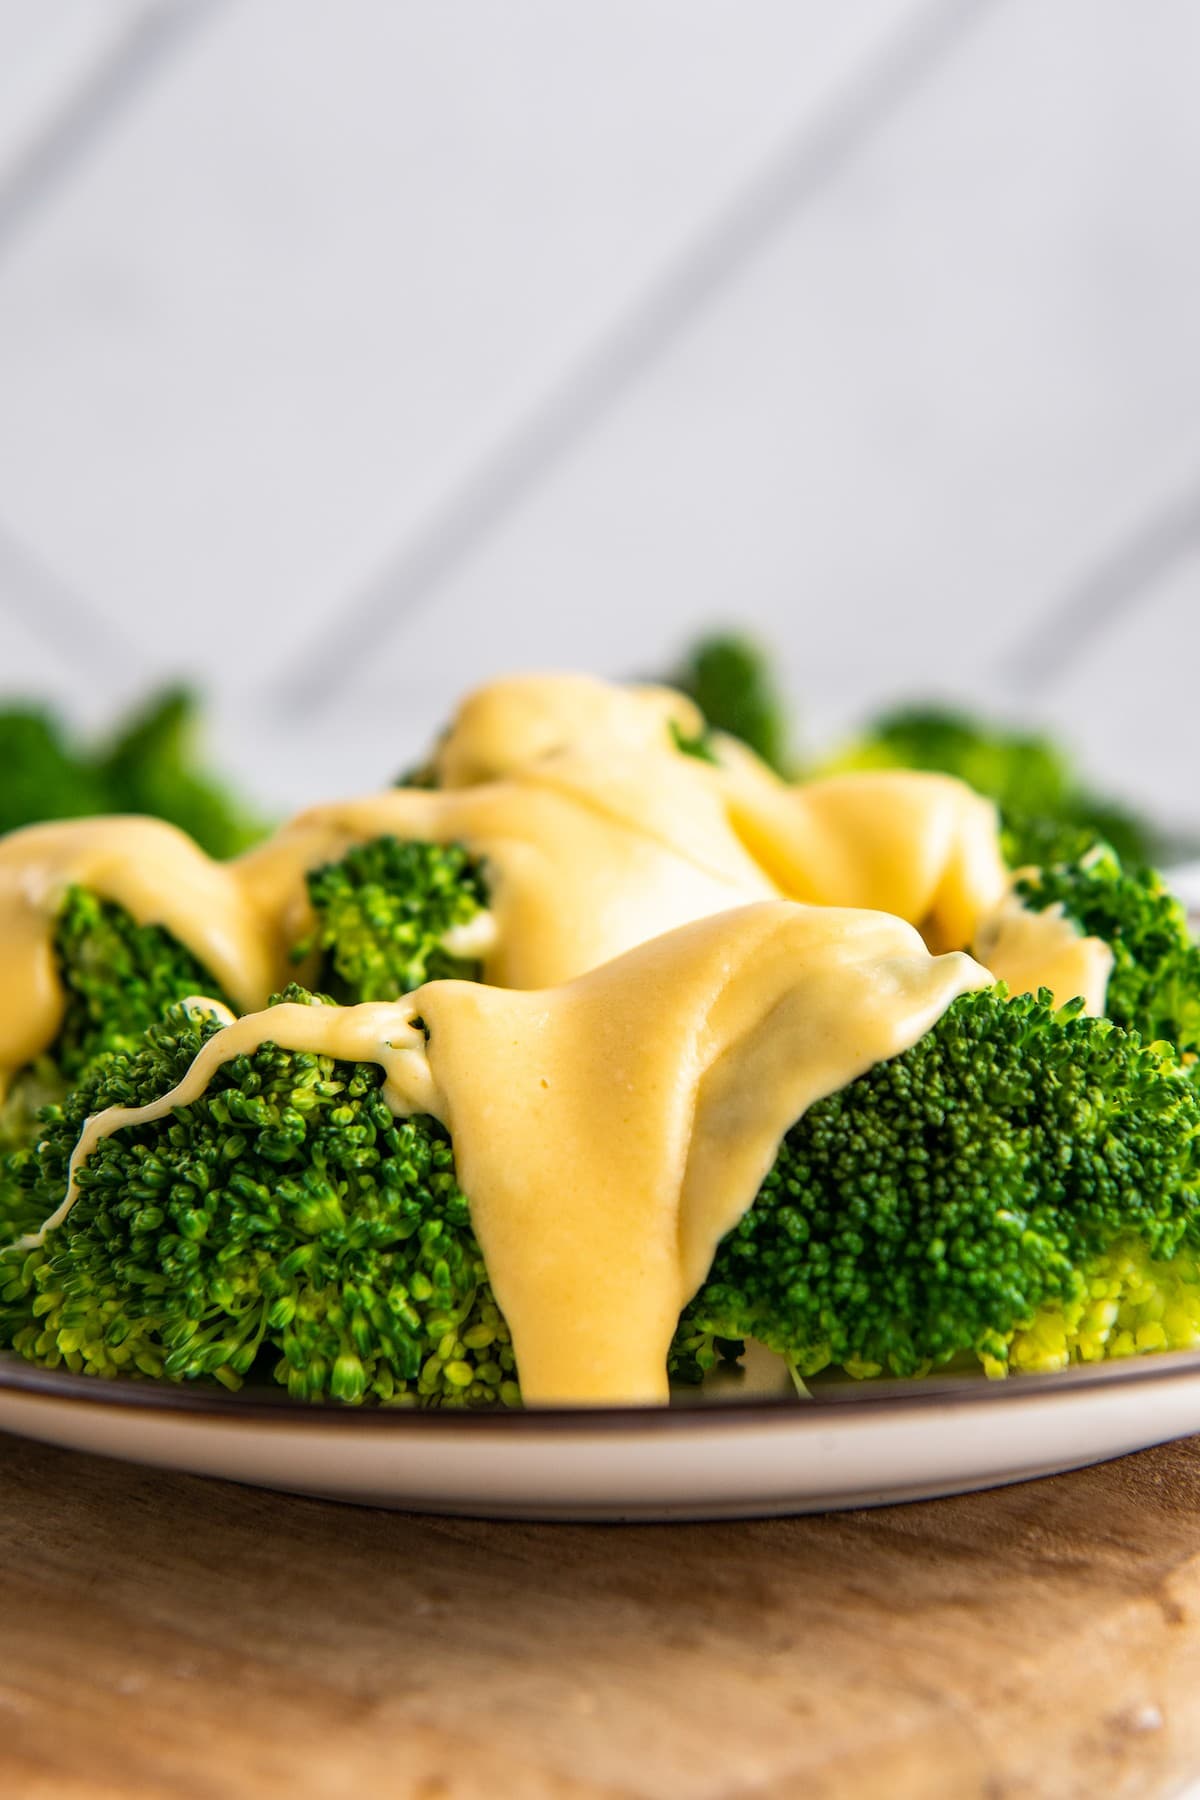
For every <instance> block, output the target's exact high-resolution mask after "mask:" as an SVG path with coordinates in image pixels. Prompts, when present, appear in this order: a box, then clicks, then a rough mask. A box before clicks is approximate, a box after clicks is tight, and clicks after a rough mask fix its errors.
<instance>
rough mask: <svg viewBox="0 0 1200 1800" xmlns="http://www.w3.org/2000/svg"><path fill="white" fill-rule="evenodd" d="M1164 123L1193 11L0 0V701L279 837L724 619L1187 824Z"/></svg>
mask: <svg viewBox="0 0 1200 1800" xmlns="http://www.w3.org/2000/svg"><path fill="white" fill-rule="evenodd" d="M1198 99H1200V6H1198V5H1196V4H1195V0H1153V3H1152V4H1149V5H1134V4H1132V3H1131V0H950V3H948V4H947V3H945V0H932V3H931V0H836V4H834V3H832V0H703V3H701V0H570V3H568V4H564V3H563V0H503V4H496V3H495V0H458V3H457V4H453V5H446V4H442V5H436V4H433V0H425V3H424V4H418V3H416V0H337V3H336V4H335V3H334V0H157V3H153V0H150V3H148V0H0V690H3V691H6V692H17V691H27V692H33V691H36V692H39V693H40V692H45V693H49V694H52V695H54V696H57V697H60V698H61V699H62V701H63V702H64V703H65V704H66V705H68V706H69V707H70V708H71V709H72V710H73V712H74V713H75V714H76V715H77V716H78V717H79V718H80V720H81V721H96V722H99V721H101V720H103V719H105V718H107V717H108V716H110V715H111V713H112V711H113V709H114V708H115V706H116V705H117V704H118V703H119V702H121V701H123V700H125V699H128V698H129V697H131V696H133V695H134V694H136V693H138V692H140V691H141V690H143V689H145V688H146V687H147V686H148V685H150V684H151V683H153V682H154V681H155V680H156V679H158V678H161V677H163V676H167V675H171V674H175V673H177V672H180V671H183V672H185V673H187V674H191V675H193V676H195V677H197V678H198V679H200V680H201V681H202V682H203V683H204V684H205V685H206V687H208V688H209V689H210V690H211V693H212V696H213V705H214V711H215V719H216V722H217V723H218V724H219V726H220V728H221V738H220V744H221V752H222V756H223V759H224V760H225V761H226V762H227V763H228V764H230V765H231V766H232V767H235V768H239V767H240V768H244V769H246V770H248V771H249V772H250V773H251V776H252V785H257V787H258V789H259V791H260V793H261V794H262V795H263V797H264V798H265V799H267V800H268V801H270V802H271V803H276V804H280V803H284V802H287V801H290V800H298V799H303V798H309V797H315V796H316V794H317V793H319V792H334V791H337V790H339V789H343V788H347V787H355V786H364V785H370V784H372V783H374V782H376V781H377V780H379V779H381V778H383V777H386V776H388V775H390V774H391V773H392V772H393V771H394V770H395V769H396V768H397V767H398V766H400V765H401V764H402V763H404V762H405V761H406V760H407V759H408V758H409V755H410V752H411V751H412V750H413V748H414V747H415V746H416V745H418V744H419V743H420V742H421V740H422V739H423V738H424V737H425V736H426V735H427V733H428V732H429V730H430V729H431V728H432V726H433V725H434V724H435V722H436V721H437V719H438V718H439V717H440V716H441V714H442V713H443V711H444V709H445V707H446V706H447V704H448V702H449V701H450V699H451V698H452V696H453V695H454V693H455V692H456V691H457V690H458V689H459V688H461V687H462V686H463V685H464V683H466V682H469V681H473V680H475V679H478V678H480V677H483V676H485V675H487V674H489V673H491V672H494V671H496V670H497V669H499V668H501V667H504V666H510V667H511V666H514V665H517V666H521V665H538V664H540V665H563V664H582V665H585V666H587V667H590V668H593V669H595V670H597V671H600V672H603V673H610V674H623V673H627V672H633V673H641V672H652V671H656V670H658V669H660V668H662V667H664V666H666V665H669V663H670V662H671V660H672V658H673V656H674V655H675V654H676V652H677V651H678V650H679V648H680V647H681V645H682V644H683V642H684V641H685V640H686V639H687V638H688V636H689V635H690V634H691V633H692V631H693V630H694V629H695V628H696V627H698V626H703V625H705V624H709V623H712V622H714V621H736V622H740V623H742V624H744V625H747V626H750V627H752V628H754V629H756V630H757V631H759V632H760V633H761V634H762V635H763V636H765V637H766V638H767V639H768V640H769V641H771V642H773V643H774V644H775V645H776V646H778V649H779V652H780V656H781V658H782V666H783V670H784V673H785V677H786V681H787V684H788V686H789V688H790V689H791V691H792V692H793V693H794V694H795V696H796V698H797V700H798V701H799V702H800V703H801V704H802V706H803V708H804V713H805V717H806V720H807V724H808V729H809V731H810V733H811V735H812V736H814V737H820V738H824V737H827V736H828V735H829V734H830V733H831V732H834V731H836V730H837V729H838V728H839V727H840V726H842V725H844V724H845V723H846V722H848V721H849V720H850V719H852V718H853V717H854V716H855V715H856V714H857V713H859V712H861V710H862V708H863V707H864V705H866V704H868V703H869V702H871V701H872V700H874V699H876V698H878V697H880V696H881V695H884V694H893V693H896V692H904V693H907V692H917V693H920V694H922V695H924V694H929V693H940V694H945V693H947V692H961V693H964V694H965V695H967V696H969V697H971V698H979V697H985V698H988V699H990V700H992V701H993V703H994V704H995V705H997V706H998V707H1001V708H1002V709H1004V710H1007V711H1010V712H1015V713H1018V714H1022V713H1024V714H1031V715H1033V716H1035V717H1038V718H1043V719H1048V720H1051V721H1054V722H1056V723H1059V724H1061V725H1064V726H1065V727H1066V728H1067V730H1068V732H1069V734H1070V735H1071V736H1072V737H1073V738H1074V739H1075V741H1076V742H1077V743H1078V744H1079V745H1080V746H1081V747H1082V749H1083V750H1084V751H1085V752H1086V753H1087V756H1088V760H1089V762H1090V764H1091V767H1092V771H1093V773H1094V774H1095V776H1096V778H1097V779H1103V780H1105V781H1107V782H1108V783H1109V784H1110V785H1112V786H1115V787H1116V788H1117V789H1118V790H1124V791H1125V792H1127V793H1130V794H1131V795H1134V796H1141V797H1147V796H1152V797H1154V799H1155V800H1156V802H1157V804H1158V808H1159V810H1160V811H1163V812H1165V813H1167V814H1168V815H1172V814H1173V815H1175V816H1176V817H1179V818H1187V817H1189V816H1191V817H1192V818H1193V819H1194V818H1196V817H1198V816H1200V798H1197V797H1196V795H1195V778H1194V765H1195V756H1194V750H1193V745H1194V741H1195V732H1194V728H1193V723H1192V720H1193V707H1194V701H1193V696H1194V694H1195V692H1196V689H1197V682H1196V677H1195V672H1194V666H1193V665H1194V662H1195V658H1196V654H1197V651H1198V650H1200V207H1198V200H1200V104H1198ZM0 778H2V772H0Z"/></svg>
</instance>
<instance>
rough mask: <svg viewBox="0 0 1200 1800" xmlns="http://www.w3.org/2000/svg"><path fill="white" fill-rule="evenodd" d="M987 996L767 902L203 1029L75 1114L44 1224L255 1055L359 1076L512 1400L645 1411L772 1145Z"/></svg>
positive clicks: (871, 917)
mask: <svg viewBox="0 0 1200 1800" xmlns="http://www.w3.org/2000/svg"><path fill="white" fill-rule="evenodd" d="M990 979H991V978H990V976H989V974H988V972H987V971H986V970H985V969H983V968H981V967H980V966H979V964H977V963H975V962H973V961H972V960H971V958H970V957H969V956H966V955H964V954H961V953H951V954H948V955H942V956H934V955H931V954H930V952H929V950H928V949H927V947H926V945H925V944H924V942H923V941H922V939H921V937H920V935H919V934H918V933H917V931H916V930H915V929H914V928H913V927H912V926H910V925H906V924H905V923H904V922H903V921H902V920H900V919H898V918H896V917H894V916H889V915H886V914H883V913H874V912H864V911H847V910H844V909H842V908H838V907H812V906H801V905H795V904H792V903H788V902H780V901H774V902H765V903H759V904H757V905H751V906H744V907H738V908H736V909H735V910H733V911H729V912H725V913H723V914H722V915H721V916H720V917H714V918H705V919H702V920H700V921H698V922H695V923H692V924H690V925H687V926H684V927H683V928H682V929H678V930H675V931H672V932H669V933H667V934H666V935H664V936H661V937H657V938H655V939H653V940H652V941H650V942H649V943H645V944H643V945H641V946H639V947H638V948H636V949H634V950H632V951H630V952H628V953H627V954H626V955H624V956H621V957H619V958H617V959H616V960H615V961H612V962H609V963H607V964H605V965H604V966H603V967H602V968H598V969H596V970H594V971H592V972H591V973H589V974H585V975H582V976H579V977H577V978H576V979H575V980H573V981H569V982H567V983H565V984H563V985H561V986H558V987H551V988H542V989H536V990H526V991H521V990H513V989H507V990H506V989H502V988H495V987H490V986H486V985H483V984H478V983H471V982H460V981H436V982H431V983H429V984H427V985H426V986H425V987H423V988H420V989H418V990H417V992H415V993H414V994H411V995H409V996H408V997H407V998H406V999H404V1000H401V1001H398V1002H397V1003H395V1004H394V1005H378V1004H377V1005H368V1006H356V1007H346V1008H341V1007H324V1006H294V1005H284V1006H278V1007H273V1008H271V1009H270V1010H269V1011H267V1012H262V1013H256V1014H252V1015H250V1016H248V1017H244V1018H241V1019H239V1020H237V1021H236V1022H234V1023H232V1024H230V1025H229V1026H228V1027H226V1028H225V1029H223V1030H221V1031H219V1032H218V1033H217V1034H216V1035H215V1036H214V1037H213V1038H211V1039H210V1040H209V1042H208V1043H207V1044H206V1045H205V1047H204V1049H203V1050H202V1051H201V1052H200V1055H199V1056H198V1057H197V1059H196V1061H195V1063H194V1064H193V1066H192V1068H191V1069H190V1070H189V1072H188V1074H187V1075H186V1076H185V1077H184V1079H183V1081H182V1082H181V1083H180V1084H179V1086H178V1087H177V1088H175V1089H174V1090H173V1091H172V1092H171V1093H169V1094H166V1095H164V1096H163V1097H162V1098H161V1099H160V1100H157V1101H154V1102H152V1103H151V1104H150V1105H148V1106H143V1107H139V1108H134V1109H128V1108H114V1109H111V1110H110V1111H108V1112H105V1113H100V1114H97V1115H96V1116H95V1117H94V1118H92V1119H90V1120H89V1121H88V1123H87V1125H86V1127H85V1129H84V1132H83V1135H82V1137H81V1139H80V1141H79V1144H78V1146H77V1148H76V1151H75V1154H74V1156H73V1158H72V1163H71V1186H70V1189H69V1191H68V1195H67V1199H66V1200H65V1202H64V1204H63V1206H62V1207H61V1208H60V1209H59V1211H58V1213H57V1214H56V1215H55V1216H54V1218H53V1219H51V1220H49V1221H47V1225H46V1226H45V1227H44V1230H51V1229H53V1228H54V1227H55V1226H57V1225H58V1224H59V1223H61V1221H62V1219H63V1218H64V1217H65V1215H66V1213H67V1211H68V1210H69V1207H70V1205H71V1202H72V1200H73V1198H74V1193H75V1181H76V1178H77V1175H78V1170H79V1168H80V1166H81V1165H82V1163H83V1162H84V1161H85V1160H86V1158H87V1157H88V1156H89V1155H90V1154H91V1152H92V1150H93V1149H94V1148H95V1146H96V1144H97V1143H98V1142H99V1141H100V1139H102V1138H104V1137H107V1136H109V1135H111V1134H112V1133H113V1132H117V1131H120V1130H123V1129H125V1128H128V1127H129V1126H133V1125H138V1124H143V1123H148V1122H150V1121H151V1120H154V1119H159V1118H162V1117H164V1116H165V1115H166V1114H167V1113H169V1112H170V1111H171V1110H172V1109H173V1108H174V1107H176V1106H185V1105H187V1104H189V1102H191V1101H193V1100H194V1099H196V1097H197V1096H198V1095H199V1094H200V1093H202V1092H203V1091H204V1088H205V1087H206V1086H207V1084H208V1082H209V1081H210V1080H211V1078H212V1075H213V1072H214V1070H215V1069H217V1068H218V1067H219V1066H220V1064H221V1063H222V1062H225V1061H227V1060H228V1059H229V1058H231V1057H233V1056H236V1055H239V1054H241V1053H243V1052H248V1051H251V1050H253V1049H255V1048H256V1047H257V1046H259V1045H261V1044H263V1043H265V1042H268V1041H270V1042H273V1043H276V1044H279V1045H282V1046H283V1047H285V1048H288V1049H293V1050H307V1051H315V1052H318V1053H320V1054H322V1055H326V1056H332V1057H337V1058H340V1059H345V1060H348V1061H360V1062H361V1061H369V1062H374V1063H378V1064H379V1065H381V1066H382V1068H383V1070H384V1072H385V1078H386V1085H385V1087H384V1095H385V1098H386V1099H387V1101H388V1104H389V1105H390V1106H391V1107H392V1109H393V1111H395V1112H396V1113H398V1114H408V1113H414V1112H428V1113H432V1114H433V1115H434V1116H435V1117H437V1118H439V1119H440V1120H441V1121H442V1122H443V1123H444V1124H445V1126H446V1127H447V1129H448V1130H449V1132H450V1134H451V1136H452V1138H453V1142H454V1154H455V1161H456V1164H457V1169H458V1178H459V1181H460V1183H461V1185H462V1187H463V1189H464V1191H465V1192H466V1194H467V1195H468V1196H469V1199H470V1204H471V1218H472V1223H473V1225H474V1227H475V1231H476V1233H477V1235H478V1237H479V1241H480V1245H481V1247H482V1250H483V1254H484V1259H485V1261H486V1263H487V1268H488V1273H489V1276H490V1278H491V1281H492V1285H493V1287H494V1289H495V1293H496V1299H497V1301H498V1303H499V1305H500V1307H501V1309H502V1311H503V1312H504V1315H505V1317H506V1319H507V1320H508V1324H509V1327H510V1329H511V1331H512V1337H513V1349H514V1352H515V1355H516V1359H517V1367H518V1373H519V1375H520V1379H521V1387H522V1393H523V1395H524V1398H525V1400H526V1402H527V1403H528V1404H531V1405H537V1404H552V1403H556V1402H570V1403H603V1402H610V1403H611V1402H626V1403H637V1402H647V1403H649V1402H659V1401H663V1400H665V1399H666V1397H667V1376H666V1358H667V1351H668V1348H669V1346H670V1343H671V1339H672V1337H673V1336H674V1333H675V1328H676V1325H677V1323H678V1320H679V1315H680V1312H681V1311H682V1309H683V1307H684V1306H685V1305H686V1303H687V1301H688V1300H689V1299H690V1298H691V1296H692V1295H693V1294H694V1293H695V1291H696V1289H697V1288H698V1287H699V1286H700V1284H701V1282H702V1281H703V1280H704V1277H705V1275H706V1274H707V1272H708V1269H709V1267H710V1265H711V1262H712V1258H713V1255H714V1253H715V1250H716V1247H717V1244H718V1243H719V1242H720V1240H721V1238H722V1237H723V1236H724V1235H725V1233H726V1232H727V1231H729V1230H730V1229H731V1228H732V1226H733V1225H735V1224H736V1222H737V1220H738V1219H739V1218H740V1217H741V1215H742V1214H743V1212H744V1211H745V1210H746V1208H747V1207H748V1206H749V1205H750V1203H751V1202H752V1200H753V1199H754V1196H755V1194H756V1193H757V1191H758V1188H759V1186H760V1184H761V1182H762V1179H763V1177H764V1175H765V1174H766V1173H767V1171H768V1169H769V1168H770V1166H771V1164H772V1162H773V1161H774V1158H775V1155H776V1152H777V1150H778V1146H779V1141H780V1139H781V1137H782V1136H783V1134H784V1132H785V1131H786V1130H787V1129H788V1127H789V1126H790V1125H791V1124H792V1123H793V1121H794V1120H796V1119H797V1118H798V1117H800V1116H801V1115H802V1114H803V1113H804V1112H805V1111H806V1109H807V1108H808V1107H809V1106H811V1105H812V1104H813V1102H814V1101H816V1100H818V1099H820V1098H822V1097H823V1096H824V1095H827V1094H830V1093H833V1092H836V1091H837V1090H838V1089H839V1088H842V1087H844V1086H845V1085H846V1084H847V1083H848V1082H850V1081H852V1080H854V1079H855V1077H856V1076H858V1075H860V1074H862V1073H863V1072H864V1071H865V1070H867V1069H869V1068H871V1067H872V1066H873V1065H874V1064H875V1063H877V1062H880V1061H883V1060H884V1059H886V1058H888V1057H892V1056H895V1055H897V1054H899V1053H900V1052H901V1051H903V1050H905V1049H907V1048H908V1047H909V1046H910V1045H912V1044H913V1043H915V1042H916V1041H917V1039H918V1038H920V1037H922V1036H923V1035H924V1033H925V1032H927V1031H928V1030H929V1029H930V1028H931V1026H932V1025H934V1024H935V1023H936V1021H937V1019H938V1018H939V1017H940V1016H941V1014H942V1013H943V1012H944V1011H945V1009H946V1007H947V1006H949V1004H950V1003H951V1001H952V1000H954V999H955V998H956V996H957V995H959V994H962V993H965V992H967V991H968V990H969V989H972V988H977V987H980V986H985V985H987V983H988V982H989V981H990ZM416 1021H422V1022H423V1024H424V1027H425V1030H424V1031H422V1030H421V1029H420V1026H419V1024H418V1023H416ZM426 1033H427V1034H428V1037H427V1038H426ZM40 1237H41V1234H38V1237H37V1238H35V1239H30V1240H27V1241H28V1242H31V1243H32V1242H37V1241H40Z"/></svg>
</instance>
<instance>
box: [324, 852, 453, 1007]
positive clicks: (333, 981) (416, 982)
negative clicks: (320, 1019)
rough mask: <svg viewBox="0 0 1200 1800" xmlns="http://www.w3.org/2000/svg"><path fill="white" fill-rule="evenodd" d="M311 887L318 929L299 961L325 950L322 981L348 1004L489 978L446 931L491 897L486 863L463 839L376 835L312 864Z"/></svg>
mask: <svg viewBox="0 0 1200 1800" xmlns="http://www.w3.org/2000/svg"><path fill="white" fill-rule="evenodd" d="M308 893H309V899H310V901H311V903H312V907H313V911H314V913H315V914H316V917H317V928H316V930H315V932H314V933H313V934H312V935H311V936H310V937H309V938H307V939H306V940H305V941H304V943H302V944H300V945H298V946H297V948H296V951H295V955H296V959H297V961H300V960H301V959H303V958H304V957H306V956H308V955H310V954H311V953H312V952H313V951H314V950H320V952H321V954H322V959H323V960H322V965H321V972H320V975H319V978H318V980H319V985H320V986H321V987H322V988H323V989H324V990H325V991H327V992H328V993H330V994H332V995H333V996H334V998H335V999H337V1000H339V1001H341V1002H342V1003H343V1004H353V1003H355V1002H357V1001H361V1000H398V999H399V998H400V996H401V995H402V994H408V993H411V992H412V990H413V989H414V988H418V987H420V986H421V985H422V984H423V983H424V982H426V981H433V980H437V979H439V978H442V977H457V978H458V979H460V980H463V981H478V980H479V979H480V976H481V975H482V963H481V962H480V961H479V960H478V959H477V958H475V957H470V956H461V955H457V954H455V953H454V952H453V950H451V949H449V948H447V946H446V937H447V934H448V933H451V932H453V931H456V930H460V929H461V928H462V927H463V926H466V925H469V924H470V923H471V922H472V920H474V919H477V918H478V917H479V915H480V914H481V913H482V912H484V911H486V909H487V903H488V890H487V884H486V882H485V880H484V875H483V867H482V864H481V863H480V862H479V860H478V859H477V858H476V857H473V856H471V855H470V854H469V853H468V852H467V851H466V850H465V849H463V848H462V846H461V845H459V844H423V843H404V842H401V841H400V840H399V839H397V838H393V837H383V838H375V839H373V840H372V841H371V842H370V843H368V844H363V845H360V846H358V847H357V848H355V849H353V850H351V851H350V852H349V853H348V854H347V855H346V856H344V857H343V858H342V859H341V861H340V862H336V863H329V864H326V866H325V867H324V868H320V869H314V870H313V871H311V873H310V874H309V876H308ZM452 941H453V940H452Z"/></svg>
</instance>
